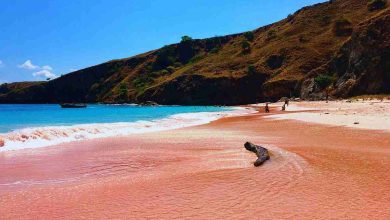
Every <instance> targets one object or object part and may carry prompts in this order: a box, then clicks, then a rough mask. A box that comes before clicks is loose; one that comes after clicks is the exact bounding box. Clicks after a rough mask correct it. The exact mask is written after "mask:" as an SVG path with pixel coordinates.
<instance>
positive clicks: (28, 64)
mask: <svg viewBox="0 0 390 220" xmlns="http://www.w3.org/2000/svg"><path fill="white" fill-rule="evenodd" d="M18 67H19V68H22V69H27V70H35V69H39V66H35V65H34V64H32V62H31V60H26V62H24V63H23V64H21V65H19V66H18Z"/></svg>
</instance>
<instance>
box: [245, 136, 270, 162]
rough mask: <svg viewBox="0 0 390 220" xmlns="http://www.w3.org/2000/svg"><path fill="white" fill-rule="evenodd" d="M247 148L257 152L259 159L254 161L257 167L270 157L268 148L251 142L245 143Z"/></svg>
mask: <svg viewBox="0 0 390 220" xmlns="http://www.w3.org/2000/svg"><path fill="white" fill-rule="evenodd" d="M244 146H245V149H247V150H248V151H251V152H253V153H255V154H256V156H257V160H256V161H255V162H254V163H253V165H254V166H255V167H258V166H261V165H262V164H263V163H264V162H265V161H267V160H269V159H270V156H269V153H268V150H267V149H266V148H264V147H261V146H257V145H254V144H252V143H250V142H246V143H245V144H244Z"/></svg>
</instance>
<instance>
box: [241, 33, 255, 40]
mask: <svg viewBox="0 0 390 220" xmlns="http://www.w3.org/2000/svg"><path fill="white" fill-rule="evenodd" d="M244 37H245V38H246V39H247V40H248V41H253V40H254V39H255V35H254V34H253V32H252V31H248V32H245V33H244Z"/></svg>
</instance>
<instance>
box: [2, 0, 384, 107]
mask: <svg viewBox="0 0 390 220" xmlns="http://www.w3.org/2000/svg"><path fill="white" fill-rule="evenodd" d="M388 5H389V2H388V1H386V0H370V1H366V0H333V1H329V2H325V3H321V4H316V5H313V6H309V7H305V8H302V9H300V10H299V11H297V12H296V13H294V14H292V15H289V16H288V17H287V18H286V19H284V20H282V21H279V22H276V23H274V24H271V25H268V26H265V27H261V28H259V29H256V30H253V31H250V32H246V33H240V34H234V35H228V36H222V37H214V38H208V39H202V40H198V39H191V38H190V37H183V38H182V41H181V42H180V43H178V44H173V45H168V46H165V47H163V48H160V49H158V50H154V51H150V52H147V53H144V54H140V55H137V56H134V57H130V58H126V59H119V60H112V61H109V62H106V63H103V64H99V65H96V66H93V67H89V68H86V69H83V70H79V71H76V72H72V73H69V74H66V75H64V76H62V77H59V78H57V79H54V80H51V81H48V82H30V83H28V82H23V83H10V84H3V85H1V86H0V103H60V102H105V103H123V102H138V103H139V102H146V101H155V102H157V103H161V104H183V105H190V104H192V105H204V104H210V105H233V104H245V103H253V102H257V101H272V100H277V99H279V98H280V97H284V96H295V97H301V98H305V99H321V98H323V97H324V94H325V93H329V94H330V95H332V96H335V97H348V96H353V95H361V94H376V93H390V39H389V38H390V9H389V7H387V6H388ZM259 13H260V12H259Z"/></svg>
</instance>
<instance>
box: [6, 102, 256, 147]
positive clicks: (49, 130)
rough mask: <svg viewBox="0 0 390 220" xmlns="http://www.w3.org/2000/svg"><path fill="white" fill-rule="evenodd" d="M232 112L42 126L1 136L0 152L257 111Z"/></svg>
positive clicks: (174, 126) (236, 109) (177, 126)
mask: <svg viewBox="0 0 390 220" xmlns="http://www.w3.org/2000/svg"><path fill="white" fill-rule="evenodd" d="M229 108H231V109H230V110H228V111H219V112H190V113H177V114H173V115H170V116H168V117H165V118H161V119H153V120H141V121H134V122H112V123H91V124H76V125H66V126H41V127H31V128H23V129H18V130H15V131H11V132H8V133H3V134H0V140H2V141H4V146H2V147H0V152H5V151H14V150H23V149H34V148H41V147H54V146H56V145H59V144H64V143H71V142H74V141H77V142H78V141H88V140H93V139H100V138H110V137H123V136H127V135H132V134H143V133H150V132H159V131H165V130H174V129H180V128H185V127H191V126H197V125H201V124H207V123H210V122H211V121H215V120H218V119H219V118H223V117H231V116H236V115H245V114H251V113H254V111H253V110H251V109H248V108H245V107H239V106H231V107H229Z"/></svg>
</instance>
